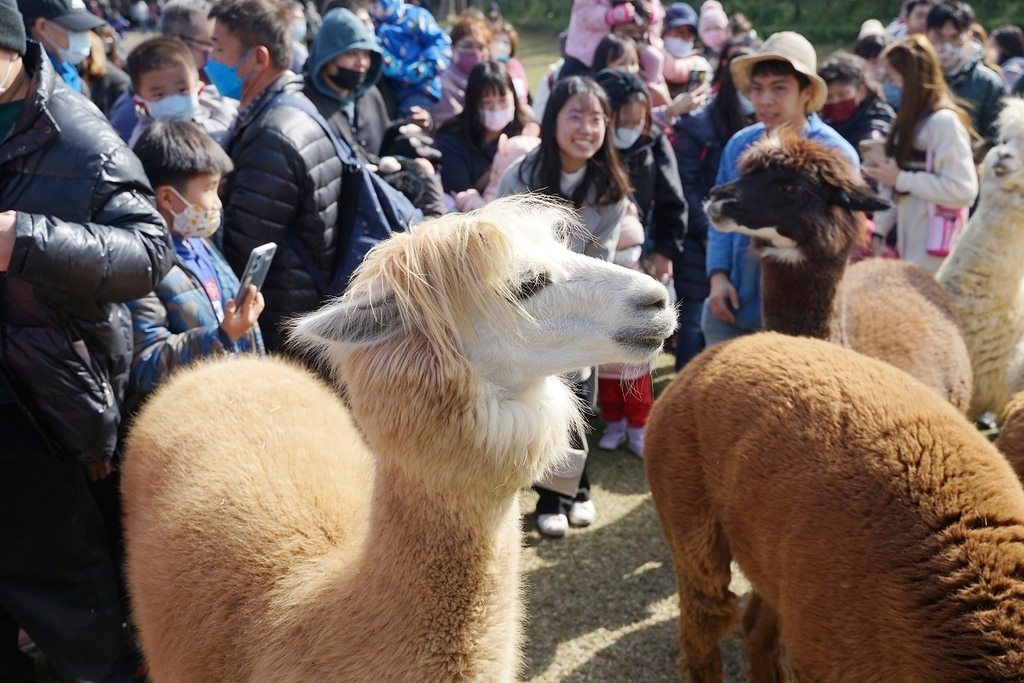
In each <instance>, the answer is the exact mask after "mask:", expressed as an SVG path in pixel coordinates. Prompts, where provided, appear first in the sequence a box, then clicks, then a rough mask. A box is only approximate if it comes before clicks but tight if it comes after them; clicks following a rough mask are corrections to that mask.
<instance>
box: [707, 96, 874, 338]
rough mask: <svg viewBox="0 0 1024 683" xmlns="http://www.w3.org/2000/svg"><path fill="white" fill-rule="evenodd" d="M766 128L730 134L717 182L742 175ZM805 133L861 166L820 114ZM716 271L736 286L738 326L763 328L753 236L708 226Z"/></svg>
mask: <svg viewBox="0 0 1024 683" xmlns="http://www.w3.org/2000/svg"><path fill="white" fill-rule="evenodd" d="M764 132H765V127H764V124H763V123H755V124H753V125H752V126H747V127H746V128H744V129H743V130H741V131H739V132H738V133H736V134H735V135H733V136H732V137H731V138H729V142H727V143H725V149H724V150H722V161H721V163H720V164H719V166H718V177H717V178H716V179H715V184H716V185H722V184H725V183H731V182H732V181H734V180H736V179H737V178H738V177H739V176H740V172H739V159H740V157H741V156H742V155H743V152H745V151H746V149H747V148H748V147H750V146H751V145H753V144H754V143H755V142H757V141H758V140H760V139H761V138H762V137H763V136H764ZM803 136H804V137H806V138H810V139H812V140H817V141H819V142H821V143H823V144H825V145H828V146H829V147H835V148H836V151H837V153H839V154H845V155H846V156H847V158H849V159H850V161H851V162H853V165H854V166H855V167H857V168H860V161H859V159H858V157H857V151H856V150H855V149H854V148H853V146H852V145H851V144H850V143H849V142H847V141H846V140H844V139H843V137H842V136H841V135H839V133H837V132H835V131H834V130H833V129H832V128H831V127H829V126H828V125H827V124H826V123H825V122H824V121H822V120H821V119H820V118H818V115H817V114H811V115H810V116H808V117H807V124H806V125H805V126H804V128H803ZM714 272H724V273H725V274H726V276H728V278H729V281H730V282H732V285H733V287H735V288H736V293H737V295H738V296H739V300H740V308H739V310H738V311H736V322H735V323H734V324H735V326H736V327H738V328H740V329H742V330H758V329H761V266H760V265H759V263H758V261H757V257H755V256H754V254H753V253H752V252H751V251H750V237H748V236H747V235H741V234H740V233H738V232H719V231H718V230H716V229H715V227H714V226H711V227H710V228H709V230H708V249H707V274H708V277H710V276H711V274H712V273H714Z"/></svg>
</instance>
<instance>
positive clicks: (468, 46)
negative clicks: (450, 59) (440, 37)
mask: <svg viewBox="0 0 1024 683" xmlns="http://www.w3.org/2000/svg"><path fill="white" fill-rule="evenodd" d="M485 49H486V46H484V45H482V44H481V43H464V42H459V43H457V44H456V45H455V51H456V52H483V51H484V50H485Z"/></svg>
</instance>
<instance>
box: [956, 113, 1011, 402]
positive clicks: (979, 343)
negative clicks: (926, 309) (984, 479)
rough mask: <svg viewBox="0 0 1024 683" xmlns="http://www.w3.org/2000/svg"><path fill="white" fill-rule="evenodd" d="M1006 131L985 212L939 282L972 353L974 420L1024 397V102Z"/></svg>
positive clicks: (990, 163) (996, 151) (982, 200)
mask: <svg viewBox="0 0 1024 683" xmlns="http://www.w3.org/2000/svg"><path fill="white" fill-rule="evenodd" d="M999 129H1000V132H1001V139H1002V142H1001V143H1000V144H999V145H997V146H996V147H993V148H992V149H991V150H989V152H988V154H987V155H986V157H985V161H984V163H983V164H982V169H981V194H980V196H979V199H978V206H977V209H976V210H975V212H974V213H973V214H972V215H971V218H970V220H969V221H968V223H967V226H966V227H965V228H964V231H963V233H962V234H961V235H960V238H959V239H958V240H957V243H956V246H955V247H954V249H953V251H952V253H951V254H950V255H949V257H948V258H946V260H945V261H944V262H943V264H942V266H941V268H939V271H938V273H937V275H936V277H937V278H938V280H939V282H940V283H942V286H943V287H944V288H945V290H946V291H947V292H948V293H949V296H950V298H951V299H952V301H953V305H954V307H955V308H956V310H957V312H958V313H959V316H960V325H961V327H962V329H963V335H964V341H965V342H966V343H967V349H968V351H969V352H970V356H971V365H972V367H973V369H974V393H973V396H972V398H971V406H970V411H969V415H971V416H972V417H977V416H978V415H980V414H981V413H983V412H986V411H991V412H994V413H997V414H998V413H1000V412H1002V411H1003V409H1004V406H1005V404H1006V402H1007V401H1008V400H1009V398H1010V395H1011V393H1012V392H1014V391H1019V390H1020V389H1024V380H1022V379H1021V377H1022V375H1024V361H1022V357H1024V354H1022V353H1021V350H1020V349H1019V344H1020V342H1021V339H1022V336H1024V231H1022V230H1021V226H1022V225H1024V194H1022V191H1024V101H1021V100H1020V99H1019V98H1007V99H1006V101H1005V108H1004V109H1003V111H1002V113H1001V114H1000V116H999Z"/></svg>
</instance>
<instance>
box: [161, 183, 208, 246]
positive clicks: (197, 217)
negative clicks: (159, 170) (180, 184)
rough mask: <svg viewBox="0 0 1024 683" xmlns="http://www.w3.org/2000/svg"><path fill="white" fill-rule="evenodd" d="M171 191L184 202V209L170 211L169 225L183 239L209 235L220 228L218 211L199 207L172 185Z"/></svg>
mask: <svg viewBox="0 0 1024 683" xmlns="http://www.w3.org/2000/svg"><path fill="white" fill-rule="evenodd" d="M171 192H173V193H174V194H176V195H178V199H180V200H181V201H183V202H185V208H184V210H182V211H172V212H171V215H173V216H174V225H172V226H171V227H173V228H174V232H176V233H177V234H178V235H180V236H181V237H183V238H185V239H188V238H189V237H210V236H211V235H213V233H215V232H217V229H218V228H220V211H217V210H215V209H209V210H206V209H200V208H199V207H198V206H196V205H195V204H192V203H190V202H189V201H188V200H187V199H185V198H184V197H182V196H181V193H180V192H178V191H177V190H175V189H174V188H173V187H172V188H171Z"/></svg>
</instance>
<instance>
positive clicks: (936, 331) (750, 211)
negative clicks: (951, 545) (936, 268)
mask: <svg viewBox="0 0 1024 683" xmlns="http://www.w3.org/2000/svg"><path fill="white" fill-rule="evenodd" d="M740 170H741V171H742V173H743V175H742V176H741V177H740V178H739V179H738V180H736V181H734V182H732V183H729V184H727V185H722V186H719V187H716V188H714V189H713V190H712V191H711V199H710V203H709V206H708V213H709V215H710V216H711V219H712V220H713V221H714V223H715V227H717V228H718V229H719V230H722V231H738V232H743V233H745V234H748V235H751V236H752V238H753V239H752V245H753V249H754V251H755V252H756V253H757V254H758V256H759V258H760V261H761V300H762V313H763V321H764V326H765V329H767V330H772V331H776V332H783V333H785V334H791V335H797V336H808V337H817V338H819V339H828V340H830V341H833V342H835V343H837V344H841V345H843V346H847V347H849V348H852V349H855V350H857V351H860V352H861V353H864V354H866V355H868V356H872V357H874V358H878V359H880V360H884V361H886V362H889V363H892V364H893V365H895V366H896V367H898V368H900V369H902V370H904V371H906V372H908V373H910V374H911V375H913V376H914V377H916V378H917V379H918V380H920V381H922V382H924V383H925V384H926V385H928V386H930V387H932V388H933V389H934V390H935V391H936V392H938V394H939V395H940V396H942V397H944V398H946V399H947V400H948V401H949V402H950V403H952V404H953V405H955V406H956V407H957V408H960V409H961V410H966V409H967V405H968V403H969V401H970V397H971V365H970V357H969V355H968V353H967V347H966V345H965V344H964V341H963V337H962V335H961V333H960V327H959V323H958V321H957V316H956V313H955V311H954V309H953V306H952V303H951V302H950V300H949V297H948V296H947V295H946V292H945V291H944V290H943V289H942V287H941V286H940V285H939V284H938V283H937V282H936V281H935V279H934V278H932V276H931V275H929V274H928V273H927V272H926V271H925V270H924V269H922V268H919V267H918V266H916V265H913V264H910V263H906V262H901V261H884V260H878V259H871V260H868V261H864V262H861V263H858V264H856V265H853V266H850V267H847V264H848V262H849V257H850V252H851V251H852V250H853V248H854V246H856V244H857V243H858V241H859V240H860V238H861V236H862V235H863V227H862V225H863V222H862V221H863V217H862V215H861V213H860V212H861V211H871V210H880V209H883V208H886V207H887V206H888V204H886V203H885V202H883V201H881V200H879V199H878V198H876V197H875V196H874V194H873V192H872V191H871V189H870V188H869V187H868V186H867V184H866V183H865V182H864V181H863V180H862V179H861V177H860V175H859V174H857V172H856V170H855V169H854V168H853V167H852V166H851V165H850V164H849V162H847V161H846V159H845V158H844V157H843V156H841V155H840V154H839V153H838V152H837V151H836V150H835V149H832V148H829V147H826V146H824V145H822V144H820V143H818V142H815V141H813V140H808V139H805V138H801V137H799V136H792V135H786V136H784V137H768V138H765V139H764V140H762V141H761V142H760V143H758V144H757V145H755V146H754V147H753V148H751V149H750V150H749V151H748V152H747V153H746V154H745V155H744V156H743V158H742V160H741V162H740Z"/></svg>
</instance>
